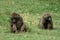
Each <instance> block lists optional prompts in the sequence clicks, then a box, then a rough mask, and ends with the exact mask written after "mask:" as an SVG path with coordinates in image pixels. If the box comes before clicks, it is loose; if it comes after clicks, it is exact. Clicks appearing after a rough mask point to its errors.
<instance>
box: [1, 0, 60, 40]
mask: <svg viewBox="0 0 60 40" xmlns="http://www.w3.org/2000/svg"><path fill="white" fill-rule="evenodd" d="M14 11H16V12H17V13H20V15H21V16H22V17H23V19H24V22H25V23H26V25H27V27H29V28H30V29H31V32H27V33H19V34H17V33H15V34H14V33H10V30H9V17H10V13H11V12H14ZM46 11H48V12H50V13H51V15H52V18H53V24H54V29H53V30H42V29H39V28H38V23H39V18H40V16H41V15H42V13H43V12H46ZM0 40H60V0H0Z"/></svg>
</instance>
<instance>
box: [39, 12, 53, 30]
mask: <svg viewBox="0 0 60 40" xmlns="http://www.w3.org/2000/svg"><path fill="white" fill-rule="evenodd" d="M39 27H40V28H43V29H53V22H52V17H51V15H50V14H49V13H46V14H44V15H43V16H42V17H41V20H40V22H39Z"/></svg>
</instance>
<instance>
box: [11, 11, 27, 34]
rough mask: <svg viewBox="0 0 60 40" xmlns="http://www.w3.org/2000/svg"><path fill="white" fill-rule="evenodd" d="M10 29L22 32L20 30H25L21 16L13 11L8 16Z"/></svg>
mask: <svg viewBox="0 0 60 40" xmlns="http://www.w3.org/2000/svg"><path fill="white" fill-rule="evenodd" d="M10 29H11V32H14V33H15V32H22V31H25V32H26V31H27V28H26V25H25V24H24V22H23V19H22V17H21V16H20V15H19V14H17V13H15V12H13V13H12V14H11V17H10Z"/></svg>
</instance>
